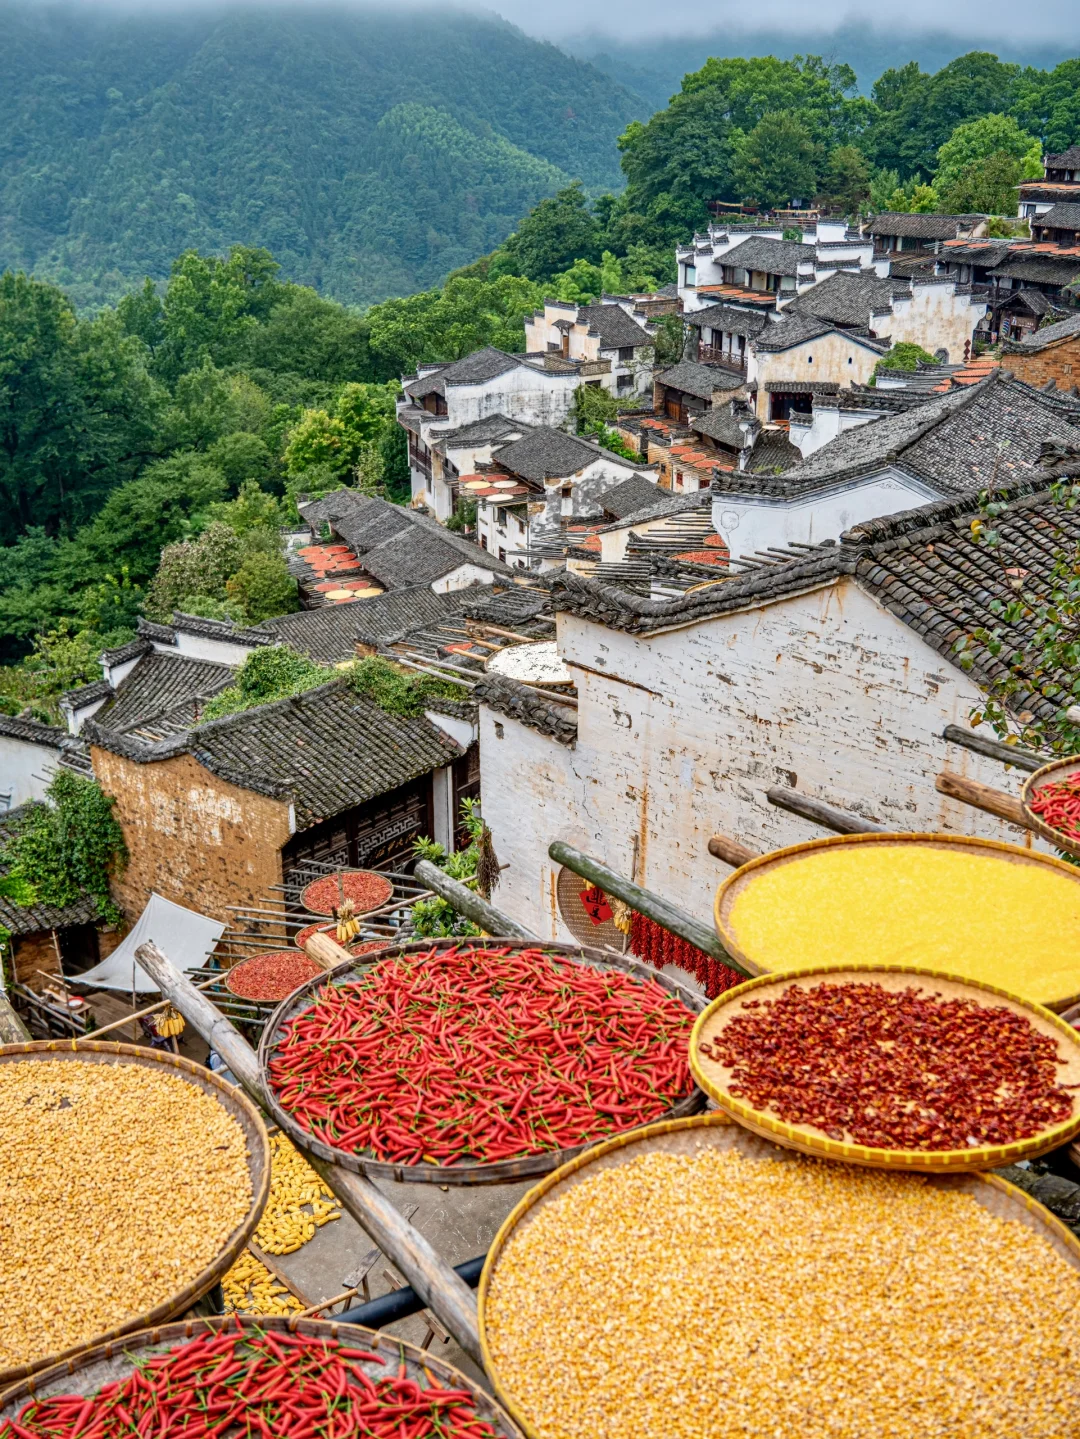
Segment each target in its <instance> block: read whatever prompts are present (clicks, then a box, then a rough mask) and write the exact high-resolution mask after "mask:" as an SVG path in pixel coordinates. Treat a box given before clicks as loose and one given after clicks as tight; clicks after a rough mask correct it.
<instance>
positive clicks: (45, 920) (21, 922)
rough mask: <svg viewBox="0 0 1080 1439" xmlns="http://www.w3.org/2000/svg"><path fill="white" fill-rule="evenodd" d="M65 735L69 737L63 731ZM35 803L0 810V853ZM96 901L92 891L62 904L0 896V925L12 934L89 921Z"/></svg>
mask: <svg viewBox="0 0 1080 1439" xmlns="http://www.w3.org/2000/svg"><path fill="white" fill-rule="evenodd" d="M65 738H68V736H67V735H65ZM37 807H38V806H36V805H33V804H21V805H19V807H18V808H17V809H11V810H7V811H5V812H4V813H3V814H0V853H2V852H3V850H4V849H5V847H6V845H7V844H8V842H9V841H10V840H11V839H12V838H13V837H14V834H15V832H16V830H17V829H18V827H19V825H20V823H21V822H22V821H23V820H25V819H26V818H27V817H28V816H29V815H30V813H31V811H32V810H34V809H35V808H37ZM6 873H7V866H6V865H5V864H3V863H0V874H6ZM97 912H98V908H97V901H96V900H95V899H94V898H93V897H92V896H91V895H83V897H82V898H81V899H77V900H76V901H75V903H74V904H68V905H63V906H57V905H51V904H31V905H26V906H23V905H21V904H15V902H14V901H13V900H10V899H4V898H2V897H0V925H3V927H4V928H5V929H9V930H10V931H11V933H12V934H37V933H39V932H40V931H42V930H50V929H67V928H69V927H70V926H71V925H75V924H90V923H92V922H93V920H95V919H96V918H97Z"/></svg>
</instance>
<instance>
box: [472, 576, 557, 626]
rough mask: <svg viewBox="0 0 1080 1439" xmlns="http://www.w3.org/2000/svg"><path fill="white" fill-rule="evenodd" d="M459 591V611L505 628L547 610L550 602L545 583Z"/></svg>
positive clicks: (533, 617)
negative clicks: (460, 599) (460, 601)
mask: <svg viewBox="0 0 1080 1439" xmlns="http://www.w3.org/2000/svg"><path fill="white" fill-rule="evenodd" d="M462 594H463V595H464V600H463V603H462V606H461V613H462V614H463V615H465V616H466V618H467V619H470V620H479V621H480V622H481V623H482V624H488V625H499V626H501V627H502V628H503V629H508V630H512V629H513V628H514V627H515V626H516V625H519V624H525V623H527V622H528V621H529V620H534V619H536V618H537V617H538V616H541V615H545V614H547V612H548V610H549V608H550V605H551V595H550V594H549V592H548V590H547V588H546V586H545V587H536V586H534V585H520V584H512V585H507V586H506V587H505V589H495V590H490V589H486V590H484V589H472V590H463V591H462Z"/></svg>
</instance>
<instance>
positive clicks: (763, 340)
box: [753, 281, 889, 354]
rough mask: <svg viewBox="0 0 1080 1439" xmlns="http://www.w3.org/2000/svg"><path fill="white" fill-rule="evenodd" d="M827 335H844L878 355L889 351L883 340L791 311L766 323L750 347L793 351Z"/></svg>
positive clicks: (773, 350)
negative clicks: (797, 346)
mask: <svg viewBox="0 0 1080 1439" xmlns="http://www.w3.org/2000/svg"><path fill="white" fill-rule="evenodd" d="M822 283H823V284H826V283H828V282H827V281H823V282H822ZM828 334H835V335H843V336H844V338H845V339H846V340H848V341H849V343H851V344H858V345H863V346H865V347H866V348H867V349H869V350H877V351H879V352H880V353H881V354H884V353H885V351H886V350H887V349H888V348H889V346H888V344H887V343H886V342H885V341H883V340H874V339H871V338H870V336H869V335H866V334H859V333H857V332H856V331H855V330H853V329H839V328H837V326H836V325H833V324H830V323H829V321H828V320H819V319H817V318H816V317H815V316H814V315H808V314H800V313H799V312H798V311H795V312H794V313H793V312H792V311H791V310H790V309H787V310H785V311H784V312H783V315H782V316H781V318H780V319H779V320H776V321H773V322H772V323H770V324H768V325H767V326H766V327H765V329H764V330H762V332H761V334H760V335H758V336H757V338H756V339H755V340H754V342H753V345H754V349H755V350H759V351H761V352H762V353H763V354H774V353H777V352H778V351H780V350H790V349H793V348H794V347H795V346H796V345H805V344H806V342H807V341H808V340H817V339H819V338H820V337H821V336H822V335H828Z"/></svg>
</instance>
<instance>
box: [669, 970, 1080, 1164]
mask: <svg viewBox="0 0 1080 1439" xmlns="http://www.w3.org/2000/svg"><path fill="white" fill-rule="evenodd" d="M815 983H817V984H821V983H831V984H848V983H855V984H859V983H862V984H867V983H870V984H878V985H880V986H881V987H882V989H886V990H890V991H892V992H894V993H895V992H897V991H900V990H904V989H910V988H912V987H914V988H917V989H921V990H922V991H923V992H924V993H925V994H926V995H927V996H934V997H937V998H941V999H971V1000H975V1001H976V1003H979V1004H986V1005H988V1006H990V1007H994V1008H999V1007H1000V1008H1005V1009H1011V1010H1012V1011H1013V1012H1014V1013H1017V1014H1021V1015H1023V1017H1024V1018H1025V1019H1026V1020H1028V1021H1029V1023H1030V1024H1032V1025H1033V1026H1034V1028H1035V1029H1037V1030H1038V1031H1039V1033H1040V1034H1045V1035H1047V1036H1048V1037H1049V1038H1051V1039H1053V1040H1054V1042H1055V1043H1056V1044H1057V1046H1058V1055H1059V1057H1061V1058H1063V1059H1065V1061H1066V1063H1065V1064H1063V1065H1062V1066H1061V1067H1060V1069H1059V1071H1058V1083H1059V1084H1062V1085H1076V1086H1078V1088H1077V1089H1076V1090H1075V1091H1074V1097H1073V1112H1072V1114H1071V1116H1070V1117H1069V1118H1068V1119H1064V1120H1062V1121H1061V1122H1060V1123H1058V1124H1054V1125H1050V1126H1048V1127H1047V1128H1045V1129H1043V1130H1040V1131H1039V1133H1038V1134H1034V1135H1032V1136H1031V1137H1030V1138H1028V1139H1018V1140H1016V1141H1015V1142H1014V1143H1012V1144H1004V1145H980V1146H977V1145H972V1146H970V1147H969V1148H967V1149H875V1148H870V1147H869V1146H867V1145H864V1144H857V1143H855V1142H854V1141H852V1140H848V1139H844V1140H839V1139H830V1138H829V1136H828V1135H827V1134H825V1133H824V1131H822V1130H820V1129H818V1128H816V1127H815V1126H814V1125H810V1124H790V1123H788V1122H786V1121H784V1120H782V1119H778V1118H777V1117H776V1116H775V1115H773V1114H770V1113H769V1112H768V1111H767V1110H762V1109H756V1108H755V1107H754V1106H752V1105H750V1104H748V1103H747V1102H746V1101H745V1100H744V1099H737V1098H736V1097H735V1096H734V1095H732V1094H731V1093H730V1092H729V1088H728V1086H729V1084H730V1080H731V1071H730V1070H729V1069H727V1068H726V1067H725V1066H723V1065H722V1064H720V1063H718V1062H717V1061H716V1060H715V1059H713V1058H712V1057H711V1056H709V1055H708V1054H705V1053H703V1051H702V1046H703V1045H707V1044H709V1043H711V1041H712V1040H713V1039H715V1038H716V1036H717V1035H719V1034H720V1033H721V1032H722V1031H723V1029H724V1028H725V1026H726V1025H727V1024H728V1023H730V1021H731V1020H732V1019H733V1018H734V1017H735V1016H736V1015H737V1014H739V1013H741V1012H742V1010H743V1009H744V1008H745V1006H746V1003H747V1001H748V1000H750V1001H756V1000H762V999H770V1000H772V999H778V998H779V997H780V995H781V994H782V993H783V992H784V990H786V989H789V988H790V987H791V986H792V985H803V986H805V987H806V988H811V987H813V985H814V984H815ZM690 1068H691V1070H692V1071H693V1074H694V1078H695V1079H696V1080H697V1082H698V1084H699V1086H700V1087H701V1088H702V1089H703V1090H704V1091H705V1093H706V1094H707V1095H709V1097H710V1098H711V1099H714V1100H715V1101H716V1103H717V1104H718V1105H719V1106H720V1108H721V1109H722V1110H723V1111H724V1113H725V1114H728V1115H730V1116H731V1118H732V1119H734V1120H735V1121H736V1123H738V1124H740V1125H742V1126H743V1127H744V1128H745V1129H749V1130H751V1131H752V1132H753V1133H754V1134H759V1135H761V1136H762V1137H763V1138H765V1139H771V1140H774V1141H775V1142H776V1143H777V1144H782V1145H784V1146H785V1148H788V1149H797V1150H798V1151H799V1152H800V1153H801V1154H813V1155H817V1156H819V1157H821V1158H826V1159H838V1160H842V1161H843V1162H845V1163H848V1164H862V1165H868V1166H870V1167H871V1168H874V1169H907V1170H913V1171H916V1172H920V1173H924V1174H937V1173H944V1172H949V1173H953V1174H959V1173H967V1172H969V1171H973V1170H981V1169H1001V1168H1003V1167H1004V1166H1005V1165H1007V1164H1015V1163H1016V1161H1017V1160H1018V1159H1031V1158H1033V1157H1034V1156H1036V1155H1039V1154H1047V1153H1049V1151H1050V1150H1052V1149H1057V1148H1058V1147H1059V1146H1060V1145H1063V1144H1067V1143H1068V1142H1069V1140H1070V1139H1072V1138H1073V1137H1074V1136H1075V1135H1077V1134H1080V1032H1078V1031H1077V1030H1075V1029H1073V1027H1072V1026H1071V1025H1069V1024H1066V1023H1065V1021H1064V1020H1063V1019H1060V1018H1059V1017H1058V1016H1057V1015H1056V1014H1054V1013H1052V1012H1051V1011H1050V1010H1049V1009H1045V1008H1044V1007H1043V1006H1042V1005H1039V1004H1035V1003H1033V1002H1032V1001H1031V1000H1027V999H1021V998H1019V997H1018V996H1017V995H1014V994H1008V993H1007V992H1006V991H1005V990H1003V989H996V988H995V987H994V986H993V985H989V984H976V983H975V981H974V980H958V979H957V978H956V977H955V975H948V974H941V973H939V972H938V971H937V970H932V969H917V968H914V967H913V966H909V965H889V966H876V965H869V964H866V965H845V966H835V965H820V966H816V967H815V968H813V969H804V970H799V971H798V972H797V973H795V974H790V975H788V974H785V975H773V974H766V975H762V976H761V977H760V978H758V979H752V980H748V981H747V983H746V984H740V985H739V986H738V988H736V989H729V990H727V991H726V992H725V993H724V994H721V995H720V996H719V998H717V999H714V1000H713V1002H712V1004H710V1005H709V1007H708V1009H706V1010H704V1011H703V1012H702V1013H701V1014H699V1015H698V1017H697V1020H696V1022H695V1024H694V1028H693V1031H692V1032H691V1036H690Z"/></svg>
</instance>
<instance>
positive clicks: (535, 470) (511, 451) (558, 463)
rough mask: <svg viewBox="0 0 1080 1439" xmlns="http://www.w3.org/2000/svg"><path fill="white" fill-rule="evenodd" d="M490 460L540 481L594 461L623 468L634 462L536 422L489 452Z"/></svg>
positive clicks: (631, 465)
mask: <svg viewBox="0 0 1080 1439" xmlns="http://www.w3.org/2000/svg"><path fill="white" fill-rule="evenodd" d="M492 459H493V460H496V461H497V462H498V463H499V464H500V465H502V467H503V468H504V469H505V470H507V471H509V473H510V474H512V475H520V476H521V478H522V479H525V480H532V481H533V482H534V483H537V484H543V482H544V481H545V480H547V479H557V478H562V477H564V476H566V475H573V474H575V473H576V472H577V471H578V470H582V469H584V468H585V466H586V465H591V464H592V463H593V462H594V461H596V460H609V461H611V462H612V463H614V464H616V465H621V466H623V468H624V469H632V468H633V463H632V462H631V461H630V460H626V459H623V457H622V456H621V455H617V454H615V453H614V451H612V450H605V449H602V448H601V446H600V445H598V444H596V443H595V441H593V440H586V439H583V438H582V437H581V436H579V435H569V434H567V432H566V431H565V430H556V429H555V428H553V427H552V426H551V425H539V426H537V428H536V429H535V430H531V431H530V432H529V433H528V434H527V435H524V436H523V437H522V438H521V439H520V440H512V441H511V442H510V444H508V445H503V446H501V447H500V448H499V449H497V450H494V451H493V452H492Z"/></svg>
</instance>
